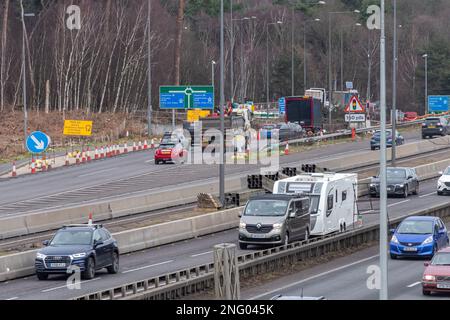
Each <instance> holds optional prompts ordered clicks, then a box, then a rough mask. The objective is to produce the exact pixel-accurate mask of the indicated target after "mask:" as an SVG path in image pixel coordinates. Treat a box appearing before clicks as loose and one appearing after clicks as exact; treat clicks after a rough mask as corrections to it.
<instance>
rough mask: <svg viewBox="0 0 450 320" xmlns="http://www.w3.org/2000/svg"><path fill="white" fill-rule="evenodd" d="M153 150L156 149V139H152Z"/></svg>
mask: <svg viewBox="0 0 450 320" xmlns="http://www.w3.org/2000/svg"><path fill="white" fill-rule="evenodd" d="M150 148H151V149H155V139H152V144H151V145H150Z"/></svg>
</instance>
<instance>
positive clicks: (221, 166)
mask: <svg viewBox="0 0 450 320" xmlns="http://www.w3.org/2000/svg"><path fill="white" fill-rule="evenodd" d="M223 11H224V10H223V0H220V132H221V136H222V138H221V139H219V140H222V142H221V145H220V164H219V177H220V178H219V194H220V202H221V203H222V205H225V150H224V147H225V146H224V144H225V110H224V107H225V106H224V105H225V82H224V81H225V76H224V71H225V68H224V64H225V61H224V60H225V59H224V33H225V32H224V23H223Z"/></svg>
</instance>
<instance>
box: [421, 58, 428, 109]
mask: <svg viewBox="0 0 450 320" xmlns="http://www.w3.org/2000/svg"><path fill="white" fill-rule="evenodd" d="M422 58H424V59H425V114H429V113H430V110H429V109H428V54H424V55H423V56H422Z"/></svg>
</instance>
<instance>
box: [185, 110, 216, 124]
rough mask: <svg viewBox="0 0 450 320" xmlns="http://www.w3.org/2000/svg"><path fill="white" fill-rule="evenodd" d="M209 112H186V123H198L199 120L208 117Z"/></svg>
mask: <svg viewBox="0 0 450 320" xmlns="http://www.w3.org/2000/svg"><path fill="white" fill-rule="evenodd" d="M209 114H210V111H209V110H197V109H194V110H188V112H187V121H188V122H196V121H199V120H200V118H205V117H207V116H209Z"/></svg>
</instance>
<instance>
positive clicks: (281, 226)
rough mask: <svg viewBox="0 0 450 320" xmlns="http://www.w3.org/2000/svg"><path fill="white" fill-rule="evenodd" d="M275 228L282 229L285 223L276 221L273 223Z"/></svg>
mask: <svg viewBox="0 0 450 320" xmlns="http://www.w3.org/2000/svg"><path fill="white" fill-rule="evenodd" d="M273 228H274V229H276V230H280V229H281V228H283V224H282V223H275V224H274V225H273Z"/></svg>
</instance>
